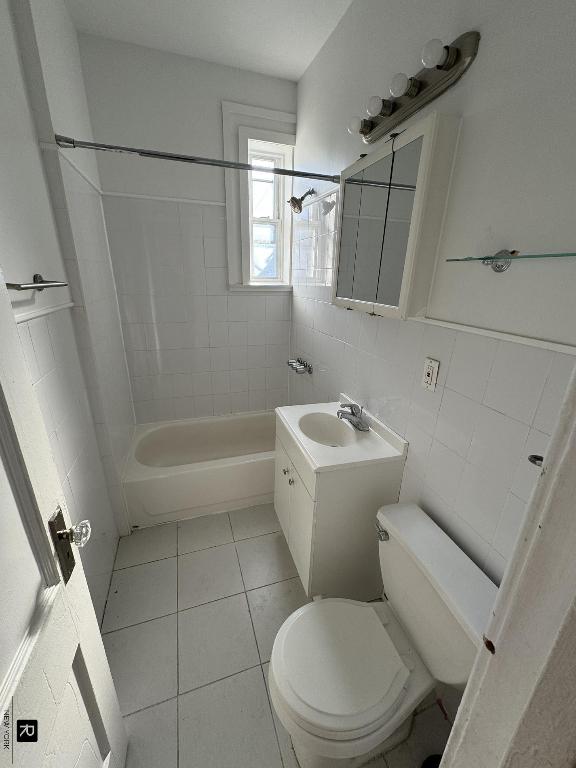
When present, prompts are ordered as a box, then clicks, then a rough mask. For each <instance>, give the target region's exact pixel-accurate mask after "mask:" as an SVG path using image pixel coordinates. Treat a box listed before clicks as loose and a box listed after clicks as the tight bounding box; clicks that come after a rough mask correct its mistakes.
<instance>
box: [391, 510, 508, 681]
mask: <svg viewBox="0 0 576 768" xmlns="http://www.w3.org/2000/svg"><path fill="white" fill-rule="evenodd" d="M378 521H379V526H380V527H381V528H384V529H385V530H386V531H387V532H388V537H389V538H388V539H387V540H386V541H380V546H379V552H380V567H381V569H382V581H383V583H384V592H385V595H386V597H387V599H388V602H389V604H390V605H391V607H392V609H393V611H394V613H395V614H396V616H397V617H398V619H399V621H400V623H401V624H402V626H403V627H404V629H405V630H406V632H407V633H408V635H409V637H410V639H411V641H412V643H413V644H414V647H415V648H416V650H417V651H418V653H419V654H420V657H421V658H422V660H423V661H424V663H425V664H426V666H427V667H428V670H429V671H430V673H431V674H432V675H433V676H434V678H435V679H436V680H439V681H441V682H443V683H448V684H450V685H454V686H457V687H464V685H466V682H467V680H468V676H469V674H470V670H471V668H472V664H473V662H474V658H475V656H476V652H477V650H478V648H479V647H480V645H481V643H482V635H483V633H484V631H485V629H486V626H487V624H488V621H489V618H490V612H491V609H492V605H493V604H494V600H495V598H496V593H497V591H498V590H497V588H496V586H495V585H494V584H493V583H492V582H491V581H490V579H489V578H488V577H487V576H486V574H484V573H483V572H482V571H481V570H480V568H478V566H477V565H476V564H475V563H473V562H472V560H470V558H469V557H468V556H467V555H466V554H465V553H464V552H463V551H462V550H461V549H460V547H458V545H457V544H455V543H454V542H453V541H452V539H451V538H450V537H449V536H447V535H446V534H445V533H444V531H442V529H441V528H439V527H438V526H437V525H436V523H435V522H434V521H433V520H432V519H431V518H430V517H428V515H426V513H425V512H423V511H422V510H421V509H420V508H419V507H417V506H416V505H415V504H392V505H390V506H386V507H382V508H381V509H380V510H379V512H378Z"/></svg>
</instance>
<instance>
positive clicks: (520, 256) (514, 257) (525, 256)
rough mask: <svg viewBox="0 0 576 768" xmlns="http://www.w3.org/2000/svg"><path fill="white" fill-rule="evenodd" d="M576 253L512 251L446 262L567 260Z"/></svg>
mask: <svg viewBox="0 0 576 768" xmlns="http://www.w3.org/2000/svg"><path fill="white" fill-rule="evenodd" d="M575 256H576V253H515V252H514V251H510V252H509V254H508V253H507V254H504V253H502V254H498V253H496V254H494V256H465V257H464V258H462V259H446V261H481V262H483V263H486V262H492V261H502V260H503V259H510V261H518V260H520V259H567V258H570V257H575Z"/></svg>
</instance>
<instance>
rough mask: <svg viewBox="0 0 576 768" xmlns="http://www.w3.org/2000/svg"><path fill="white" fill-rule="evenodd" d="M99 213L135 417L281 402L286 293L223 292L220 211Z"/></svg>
mask: <svg viewBox="0 0 576 768" xmlns="http://www.w3.org/2000/svg"><path fill="white" fill-rule="evenodd" d="M104 209H105V215H106V223H107V228H108V236H109V240H110V249H111V253H112V260H113V264H114V273H115V276H116V284H117V288H118V296H119V301H120V308H121V314H122V327H123V329H124V339H125V343H126V349H127V356H128V364H129V369H130V379H131V385H132V394H133V398H134V404H135V409H136V418H137V421H138V422H140V423H145V422H150V421H157V420H164V419H177V418H189V417H193V416H211V415H220V414H225V413H231V412H239V411H252V410H261V409H268V408H274V407H275V406H276V405H279V404H286V403H287V402H288V369H287V367H286V360H287V358H288V351H289V338H290V315H291V297H290V295H289V294H274V295H260V294H258V295H256V294H249V295H246V294H244V295H243V294H238V293H234V292H231V291H229V290H228V284H227V274H228V271H227V267H226V227H225V211H224V208H223V207H219V206H202V205H196V204H189V203H177V202H171V201H155V200H142V199H134V198H127V197H126V198H124V197H123V198H119V197H108V198H105V201H104Z"/></svg>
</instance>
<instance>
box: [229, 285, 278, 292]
mask: <svg viewBox="0 0 576 768" xmlns="http://www.w3.org/2000/svg"><path fill="white" fill-rule="evenodd" d="M229 290H230V291H248V292H250V291H253V292H255V293H292V286H291V285H288V284H287V283H280V284H279V283H236V284H235V285H231V286H229Z"/></svg>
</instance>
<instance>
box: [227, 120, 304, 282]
mask: <svg viewBox="0 0 576 768" xmlns="http://www.w3.org/2000/svg"><path fill="white" fill-rule="evenodd" d="M295 141H296V137H295V136H294V135H293V134H286V133H280V132H277V131H270V130H265V129H258V128H247V127H244V126H240V127H239V128H238V143H239V153H238V154H239V160H240V162H246V163H249V162H250V158H251V156H252V155H253V154H255V153H257V154H259V155H261V156H268V157H269V158H270V159H274V160H275V161H277V165H278V166H279V167H283V168H293V165H294V144H295ZM243 176H244V178H243V179H242V180H241V183H240V208H241V222H240V225H241V259H242V283H243V285H245V286H253V287H267V286H268V287H273V286H277V287H284V288H286V287H289V286H290V257H291V249H292V215H291V211H290V208H289V206H288V205H285V204H284V202H283V201H286V200H288V198H289V197H290V196H291V195H292V178H291V177H289V176H275V177H274V182H275V205H276V206H277V211H275V213H276V214H277V216H278V218H277V219H273V220H270V221H275V222H277V223H278V225H279V230H280V235H279V237H278V241H277V255H278V260H279V269H278V277H277V278H276V279H269V278H268V279H263V280H259V279H257V278H254V277H253V276H252V224H253V221H254V220H256V221H258V220H260V221H262V222H264V221H266V220H265V219H253V217H252V172H248V173H246V174H244V175H243Z"/></svg>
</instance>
